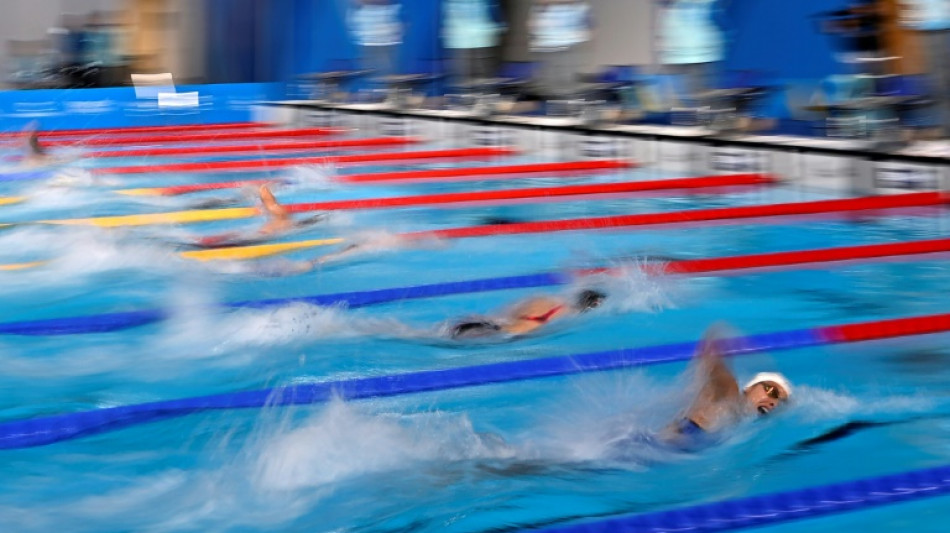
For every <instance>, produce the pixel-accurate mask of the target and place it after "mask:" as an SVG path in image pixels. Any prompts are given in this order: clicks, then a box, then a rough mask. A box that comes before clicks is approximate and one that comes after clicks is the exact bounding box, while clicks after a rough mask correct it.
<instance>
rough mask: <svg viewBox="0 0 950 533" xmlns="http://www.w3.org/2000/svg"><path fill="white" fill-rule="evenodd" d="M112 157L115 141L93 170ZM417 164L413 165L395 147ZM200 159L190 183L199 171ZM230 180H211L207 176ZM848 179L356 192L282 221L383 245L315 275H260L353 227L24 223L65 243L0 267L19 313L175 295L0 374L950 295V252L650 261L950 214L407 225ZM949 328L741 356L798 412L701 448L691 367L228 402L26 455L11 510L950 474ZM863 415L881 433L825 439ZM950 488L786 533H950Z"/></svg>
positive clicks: (642, 326)
mask: <svg viewBox="0 0 950 533" xmlns="http://www.w3.org/2000/svg"><path fill="white" fill-rule="evenodd" d="M353 152H356V151H353ZM509 160H510V159H505V161H509ZM141 162H142V163H147V162H148V160H147V159H143V160H142V161H141ZM107 163H108V164H111V163H112V162H105V163H103V162H95V163H88V165H94V164H107ZM86 164H87V163H85V162H84V163H83V165H86ZM440 164H444V163H440ZM470 164H472V162H464V163H457V165H459V166H468V165H470ZM492 164H502V163H498V162H492ZM413 167H414V168H424V167H425V165H421V166H420V165H414V166H413ZM380 168H383V167H380ZM399 168H407V167H403V166H395V165H386V166H385V169H386V170H395V169H399ZM363 171H367V170H365V169H362V168H361V169H355V168H348V169H345V172H363ZM287 172H288V173H291V174H292V173H295V172H297V173H306V172H308V170H307V169H290V170H288V171H287ZM341 172H342V171H341ZM657 177H673V176H672V175H670V176H667V175H660V173H658V172H657V171H656V170H655V169H646V168H644V169H632V170H624V171H620V172H605V173H596V174H592V175H591V176H574V177H571V178H550V177H537V178H519V179H511V180H507V179H506V180H492V181H464V182H455V183H438V184H437V183H432V184H413V185H405V186H403V185H393V184H388V185H384V186H377V185H361V186H348V185H341V184H332V183H329V184H328V183H327V182H326V181H322V182H320V183H319V186H318V187H310V186H308V184H307V183H299V182H298V183H295V184H293V185H289V186H285V187H282V188H276V189H275V192H276V193H277V195H278V198H279V199H280V200H281V201H282V202H285V203H291V202H305V201H321V200H328V199H348V198H374V197H389V196H401V195H414V194H426V193H432V192H444V191H466V190H486V189H492V188H502V187H509V188H517V187H536V186H542V185H548V186H553V185H561V184H567V183H590V182H611V181H621V180H643V179H655V178H657ZM195 178H196V177H195V176H185V175H180V176H176V177H170V178H169V179H177V180H180V182H181V183H186V182H194V180H195ZM232 178H233V175H228V174H219V175H213V174H212V175H210V176H204V177H202V178H201V179H207V180H208V181H225V180H230V179H232ZM124 179H125V178H120V177H116V180H117V181H121V180H124ZM133 179H134V183H135V185H133V186H154V185H161V184H165V183H166V182H165V181H163V180H164V177H162V176H158V175H156V176H148V177H145V178H144V179H143V180H139V179H138V178H133ZM133 179H130V180H129V181H132V180H133ZM122 183H124V181H123V182H122ZM168 183H170V181H169V182H168ZM4 186H5V189H4V190H3V192H4V194H25V195H27V196H28V198H29V199H28V200H27V201H25V202H23V203H21V204H16V205H10V206H2V207H0V214H3V217H2V219H3V220H2V221H16V222H24V221H31V220H38V219H45V218H68V217H85V216H96V215H111V214H127V213H142V212H157V211H170V210H175V209H179V208H187V205H188V203H189V202H193V201H194V198H185V197H180V198H159V199H150V200H142V199H136V198H133V197H122V196H119V195H115V194H112V193H111V192H109V189H110V188H114V187H115V186H116V185H115V184H107V185H105V186H103V185H90V184H87V183H83V184H81V185H79V186H71V187H63V186H51V185H49V184H46V183H29V184H26V183H22V184H13V183H7V184H4ZM118 186H119V187H121V186H123V185H121V184H120V185H118ZM215 194H224V193H223V192H222V191H217V192H216V193H215ZM830 197H832V195H831V194H830V193H827V192H822V191H805V190H801V189H797V188H794V187H788V186H781V187H773V188H768V189H756V190H750V191H741V192H734V193H729V194H724V195H698V196H683V195H676V194H673V195H670V196H665V197H649V198H645V197H635V196H626V197H624V196H613V197H609V198H596V199H571V200H564V201H545V202H520V203H507V204H503V205H486V206H479V205H463V206H452V207H432V206H428V207H424V208H422V207H419V208H400V209H386V210H365V211H352V212H335V213H332V214H331V217H330V220H329V222H328V223H327V224H326V225H321V226H315V227H313V228H310V229H308V230H307V231H305V232H303V233H300V234H296V235H294V236H293V237H285V238H283V239H282V240H298V239H314V238H324V237H331V236H342V237H344V239H346V242H361V243H369V246H368V249H369V251H368V252H367V253H364V254H360V255H356V256H353V257H351V258H347V259H345V260H341V261H338V262H333V263H328V264H326V265H325V266H323V267H321V268H318V269H316V270H314V271H312V272H308V273H303V274H298V275H262V272H266V271H267V269H266V268H258V267H260V266H261V265H265V266H266V265H275V264H280V263H281V262H282V261H289V260H305V259H309V258H312V257H314V256H315V255H316V254H320V253H324V252H326V251H331V250H333V249H337V248H338V246H337V247H336V248H335V247H333V246H328V247H325V248H326V249H325V250H324V249H308V250H302V251H297V252H294V253H290V254H286V255H285V256H284V257H281V258H269V259H264V260H260V261H254V262H250V263H241V264H234V263H229V262H218V261H211V262H199V261H193V260H188V259H185V258H182V257H180V256H179V255H178V252H179V251H181V250H182V249H183V248H184V247H183V243H185V242H188V239H189V238H190V237H192V236H195V235H201V234H211V233H217V232H220V231H228V230H233V229H236V228H246V229H252V228H255V227H256V225H257V224H259V223H260V221H259V220H246V221H227V222H225V221H222V222H212V223H202V224H194V225H187V226H170V225H166V226H147V227H132V228H116V229H111V230H107V229H98V228H89V227H77V226H49V225H35V224H22V225H19V226H15V227H13V228H9V229H6V230H3V231H0V250H2V252H0V263H13V262H19V261H28V260H38V259H42V260H48V261H49V262H48V263H45V264H44V265H41V266H39V267H36V268H32V269H25V270H16V271H0V302H2V304H3V309H4V313H3V315H2V319H0V322H14V321H23V320H32V319H39V318H55V317H64V316H84V315H93V314H97V313H108V312H119V311H130V310H139V309H153V308H161V309H165V310H168V311H169V312H170V313H171V316H170V318H169V319H168V320H165V321H162V322H158V323H155V324H150V325H146V326H142V327H138V328H132V329H127V330H120V331H114V332H109V333H98V334H85V335H62V336H36V337H18V336H3V337H0V346H2V349H0V364H2V367H3V369H4V372H3V373H2V374H0V390H3V391H6V394H3V395H0V418H2V420H3V421H11V420H19V419H24V418H30V417H37V416H44V415H50V414H57V413H68V412H76V411H83V410H91V409H98V408H103V407H110V406H118V405H128V404H137V403H143V402H151V401H160V400H168V399H175V398H184V397H190V396H199V395H206V394H216V393H227V392H235V391H243V390H255V389H262V388H267V387H279V386H286V385H292V384H298V383H312V382H323V381H331V380H340V379H349V378H359V377H368V376H382V375H389V374H397V373H404V372H413V371H420V370H429V369H447V368H456V367H461V366H468V365H478V364H486V363H493V362H503V361H517V360H530V359H534V358H541V357H549V356H564V355H571V354H579V353H590V352H596V351H601V350H613V349H618V348H630V347H643V346H653V345H659V344H667V343H677V342H684V341H695V340H698V339H699V338H701V336H702V335H703V333H704V331H705V330H706V329H707V328H708V327H710V326H711V325H713V324H716V323H724V324H726V325H727V326H725V327H727V328H729V331H733V332H735V334H754V333H765V332H772V331H783V330H793V329H800V328H808V327H816V326H824V325H832V324H839V323H851V322H859V321H865V320H875V319H882V318H892V317H903V316H911V315H920V314H929V313H942V312H946V310H947V308H948V304H950V301H948V299H947V297H946V295H945V293H944V291H943V290H942V289H943V288H944V287H946V286H948V282H950V267H948V266H947V264H946V262H945V261H943V260H940V259H934V258H930V259H927V260H921V259H901V260H895V261H888V262H877V263H852V264H838V265H829V266H827V267H811V268H809V269H785V270H782V271H778V272H769V273H742V272H739V273H734V274H732V275H728V276H725V275H723V276H673V275H668V276H656V275H650V274H647V273H645V272H644V270H643V269H642V268H640V267H642V265H643V264H644V262H645V261H647V260H649V259H651V258H654V259H659V260H666V261H669V260H677V259H691V258H702V257H717V256H728V255H742V254H753V253H760V252H765V251H780V250H796V249H809V248H824V247H832V246H844V245H852V244H874V243H884V242H896V241H906V240H915V239H927V238H936V237H940V236H943V235H945V234H946V233H947V220H946V219H945V215H944V214H942V213H940V212H939V211H937V212H926V213H902V212H893V213H886V214H884V215H883V216H880V217H875V218H872V219H862V220H854V219H850V220H849V219H841V218H838V219H810V220H779V219H776V220H774V221H770V223H762V222H761V221H756V222H755V223H742V222H739V223H733V224H727V225H703V224H700V225H690V226H686V227H676V226H670V227H662V228H651V227H649V226H645V227H633V228H615V229H610V230H595V229H590V230H578V231H564V232H553V233H537V234H523V235H509V236H494V237H481V238H465V239H455V240H443V241H432V240H429V241H424V242H421V243H417V244H415V245H411V246H410V245H407V244H405V243H401V242H399V241H398V240H397V239H395V236H396V235H398V234H400V233H403V232H409V231H420V230H431V229H440V228H448V227H463V226H473V225H479V224H485V223H487V222H491V221H493V220H495V221H497V220H499V219H504V220H511V221H532V220H555V219H568V218H585V217H599V216H610V215H619V214H633V213H651V212H664V211H666V212H672V211H685V210H689V209H700V208H711V207H727V206H737V205H754V204H769V203H781V202H794V201H808V200H817V199H826V198H830ZM255 265H256V266H255ZM596 266H611V267H617V268H618V269H619V273H616V274H614V275H602V276H595V277H589V278H579V279H577V280H576V281H575V282H574V283H573V284H571V285H568V286H562V287H550V288H540V289H538V288H535V289H513V290H504V291H493V292H482V293H469V294H458V295H453V296H445V297H440V298H427V299H417V300H401V301H393V302H390V303H386V304H381V305H375V306H367V307H362V308H358V309H346V308H344V307H341V306H336V307H317V306H313V305H307V304H303V303H290V304H287V305H282V306H277V307H265V308H241V309H222V308H221V307H220V306H219V305H218V304H219V303H221V302H236V301H242V300H263V299H268V298H288V297H297V296H307V295H319V294H331V293H339V292H344V291H357V290H370V289H384V288H395V287H407V286H413V285H420V284H427V283H437V282H449V281H462V280H474V279H481V278H490V277H500V276H510V275H520V274H531V273H537V272H545V271H553V270H565V269H576V268H586V267H596ZM586 286H597V287H600V288H604V289H606V290H607V292H608V293H609V295H610V296H609V298H608V300H607V302H606V304H605V305H604V306H603V307H601V308H598V309H597V310H595V311H594V312H592V313H589V314H586V315H583V316H581V317H579V318H577V319H574V320H570V321H568V322H567V323H564V324H552V325H551V326H550V327H549V328H548V329H546V330H544V331H542V332H539V333H538V334H535V335H530V336H527V337H525V338H521V339H517V340H511V341H509V342H503V343H480V344H479V343H476V344H471V345H461V344H457V343H449V342H446V341H444V340H443V339H442V338H441V337H440V335H441V333H442V332H444V328H445V327H446V325H447V324H448V323H450V322H451V321H452V320H454V319H456V318H458V317H462V316H467V315H471V314H488V313H491V312H493V311H497V310H499V309H502V308H504V307H505V306H507V305H510V304H511V303H512V302H514V301H516V300H518V299H519V298H522V297H525V296H530V295H536V294H541V293H547V292H555V293H560V294H567V293H569V292H570V291H572V290H575V289H577V288H580V287H586ZM947 340H948V336H947V335H944V334H935V335H928V336H923V337H917V338H904V339H900V340H891V341H880V342H873V343H859V344H854V345H841V346H824V347H815V348H808V349H799V350H792V351H783V352H774V353H766V354H758V355H745V356H737V357H734V358H731V359H730V365H731V366H732V368H733V370H734V372H735V374H736V375H737V377H738V378H739V380H740V382H742V381H744V380H745V379H747V378H749V377H750V376H752V375H753V374H754V373H755V372H758V371H760V370H779V371H781V372H783V373H785V374H786V375H787V376H789V378H790V379H791V380H792V381H793V382H794V384H795V387H796V393H795V401H794V403H793V404H792V405H790V406H789V407H788V408H787V409H785V410H783V411H781V412H779V413H776V415H775V416H772V417H769V418H767V419H762V420H758V421H755V422H748V423H744V424H742V425H740V426H739V427H738V428H737V429H736V430H735V431H734V432H732V433H730V434H728V435H727V436H726V437H725V438H724V440H723V441H722V442H718V443H716V445H714V446H711V447H709V448H707V449H704V450H702V451H682V450H674V449H669V448H668V447H663V446H657V445H655V444H653V443H651V442H650V441H649V439H645V438H640V437H642V436H644V435H649V434H650V433H651V432H655V431H657V430H659V429H660V428H662V427H663V426H664V425H665V424H666V423H667V422H668V421H670V420H671V419H673V418H674V417H675V416H676V414H677V412H679V411H680V410H681V409H683V408H684V407H685V405H686V403H687V402H688V401H689V399H690V398H691V392H693V387H694V384H693V382H692V381H691V380H690V379H689V378H688V377H687V376H685V375H684V374H683V372H684V371H685V370H687V368H688V365H687V364H686V363H668V364H661V365H654V366H648V367H642V368H634V369H628V370H619V371H610V372H599V373H590V374H579V375H573V376H564V377H557V378H548V379H541V380H529V381H520V382H513V383H505V384H495V385H487V386H481V387H471V388H460V389H454V390H444V391H432V392H426V393H420V394H413V395H407V396H397V397H392V398H385V399H372V400H360V401H352V402H343V401H331V402H329V403H326V404H317V405H311V406H298V407H291V408H288V407H273V408H265V409H236V410H228V411H216V412H206V413H199V414H194V415H189V416H185V417H181V418H174V419H169V420H165V421H162V422H155V423H151V424H144V425H138V426H133V427H130V428H126V429H122V430H118V431H111V432H105V433H102V434H98V435H93V436H87V437H83V438H79V439H75V440H70V441H65V442H60V443H56V444H52V445H48V446H41V447H36V448H29V449H17V450H4V451H2V452H0V464H2V465H3V471H4V473H5V476H4V478H5V483H3V484H2V485H0V528H2V529H3V530H4V531H49V530H52V529H55V528H60V529H66V530H69V531H274V530H280V531H413V532H416V531H423V532H424V531H458V532H472V531H499V530H506V531H515V530H522V529H532V528H539V527H545V526H556V525H566V524H572V523H575V522H582V521H585V520H595V519H603V518H608V517H614V516H620V515H626V514H631V513H642V512H648V511H654V510H663V509H672V508H681V507H686V506H689V505H694V504H699V503H707V502H713V501H719V500H726V499H733V498H739V497H744V496H750V495H757V494H764V493H770V492H776V491H782V490H790V489H797V488H804V487H809V486H817V485H822V484H827V483H833V482H839V481H847V480H851V479H857V478H861V477H866V476H873V475H880V474H887V473H896V472H900V471H905V470H911V469H916V468H923V467H929V466H937V465H943V464H946V463H948V462H950V447H948V446H947V444H946V443H947V442H950V440H948V437H950V418H948V414H950V398H948V397H947V394H946V389H945V387H942V386H941V385H942V384H943V383H945V382H946V380H947V379H948V378H950V375H948V374H950V370H947V368H948V367H947V365H946V364H945V362H946V361H947V357H948V356H950V353H947V352H948V349H947V348H946V346H947V342H946V341H947ZM858 422H860V423H861V424H853V423H858ZM848 423H852V426H851V427H854V428H857V429H855V430H854V431H853V432H852V433H848V434H846V435H843V436H840V437H838V438H827V435H831V433H829V432H832V431H833V430H835V429H838V428H841V427H843V426H845V425H846V424H848ZM823 436H825V437H823ZM617 442H624V443H626V444H624V445H623V446H622V447H619V448H618V446H617V445H616V444H612V443H617ZM942 503H943V500H941V499H935V500H932V501H924V502H920V503H911V504H901V505H897V506H891V507H885V508H881V509H875V510H871V511H861V512H858V513H852V514H846V515H841V516H836V517H832V518H822V519H816V520H811V521H808V522H798V523H792V524H789V525H784V526H775V527H772V528H771V530H775V531H798V530H799V529H798V528H802V527H808V528H810V530H814V531H829V532H830V531H838V530H840V528H842V527H860V528H861V529H862V530H864V531H869V532H878V531H880V532H884V531H895V530H902V529H913V530H914V531H942V530H943V529H944V528H942V527H938V526H939V525H940V524H945V523H947V521H948V520H950V511H947V510H945V506H943V505H941V504H942ZM765 529H768V528H765Z"/></svg>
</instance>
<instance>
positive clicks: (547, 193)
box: [284, 174, 776, 213]
mask: <svg viewBox="0 0 950 533" xmlns="http://www.w3.org/2000/svg"><path fill="white" fill-rule="evenodd" d="M775 181H776V180H775V178H774V177H772V176H770V175H767V174H729V175H721V176H700V177H695V178H675V179H667V180H655V181H631V182H621V183H598V184H591V185H569V186H566V187H536V188H529V189H509V190H500V191H475V192H457V193H441V194H425V195H421V196H398V197H394V198H365V199H361V200H338V201H332V202H311V203H300V204H287V205H285V206H284V207H285V208H286V209H287V211H289V212H291V213H301V212H306V211H330V210H337V209H379V208H388V207H404V206H413V205H435V204H451V203H462V202H490V201H492V200H517V199H525V198H556V197H562V196H583V195H593V194H623V193H635V192H649V191H671V190H683V191H691V190H696V189H702V192H703V193H708V192H711V191H710V189H716V188H730V189H731V188H735V187H743V186H758V185H766V184H772V183H775Z"/></svg>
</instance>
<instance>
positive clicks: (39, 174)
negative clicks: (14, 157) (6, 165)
mask: <svg viewBox="0 0 950 533" xmlns="http://www.w3.org/2000/svg"><path fill="white" fill-rule="evenodd" d="M56 170H57V169H55V168H35V169H24V170H12V171H9V172H0V182H3V181H26V180H39V179H46V178H49V177H51V176H52V175H53V174H54V173H55V172H56Z"/></svg>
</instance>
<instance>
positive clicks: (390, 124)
mask: <svg viewBox="0 0 950 533" xmlns="http://www.w3.org/2000/svg"><path fill="white" fill-rule="evenodd" d="M413 131H414V128H413V127H412V122H411V121H409V120H408V119H405V118H402V117H381V118H380V119H379V133H380V135H391V136H397V137H401V136H403V135H412V132H413Z"/></svg>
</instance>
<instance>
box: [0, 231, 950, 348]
mask: <svg viewBox="0 0 950 533" xmlns="http://www.w3.org/2000/svg"><path fill="white" fill-rule="evenodd" d="M947 253H950V238H946V239H930V240H923V241H910V242H897V243H884V244H866V245H856V246H843V247H837V248H822V249H813V250H793V251H788V252H772V253H765V254H752V255H741V256H727V257H714V258H706V259H690V260H683V261H671V262H668V263H661V264H658V265H655V266H653V265H645V269H646V272H647V273H650V274H683V275H686V274H713V273H721V272H731V271H742V270H762V269H776V268H781V267H795V266H803V265H814V264H827V263H833V262H842V261H860V260H874V259H889V258H897V257H907V256H920V255H926V256H932V255H943V254H947ZM611 271H615V269H607V268H598V269H587V270H578V271H571V272H542V273H537V274H526V275H520V276H506V277H495V278H483V279H475V280H464V281H453V282H444V283H432V284H426V285H415V286H408V287H395V288H387V289H373V290H366V291H351V292H340V293H334V294H321V295H314V296H297V297H290V298H272V299H265V300H245V301H239V302H230V303H226V304H224V307H226V308H232V309H238V308H258V309H262V308H269V307H277V306H281V305H287V304H290V303H306V304H310V305H319V306H335V305H344V306H346V307H348V308H358V307H366V306H370V305H379V304H384V303H390V302H395V301H403V300H414V299H423V298H438V297H442V296H451V295H456V294H471V293H479V292H489V291H500V290H510V289H530V288H539V287H553V286H559V285H566V284H569V283H571V282H572V281H574V280H575V279H577V276H583V275H591V274H601V273H610V272H611ZM168 317H169V313H168V312H167V311H164V310H161V309H145V310H139V311H124V312H116V313H104V314H97V315H85V316H74V317H60V318H47V319H39V320H23V321H15V322H5V323H0V335H30V336H34V335H79V334H87V333H107V332H112V331H120V330H123V329H129V328H134V327H138V326H144V325H148V324H153V323H156V322H161V321H163V320H165V319H167V318H168Z"/></svg>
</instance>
